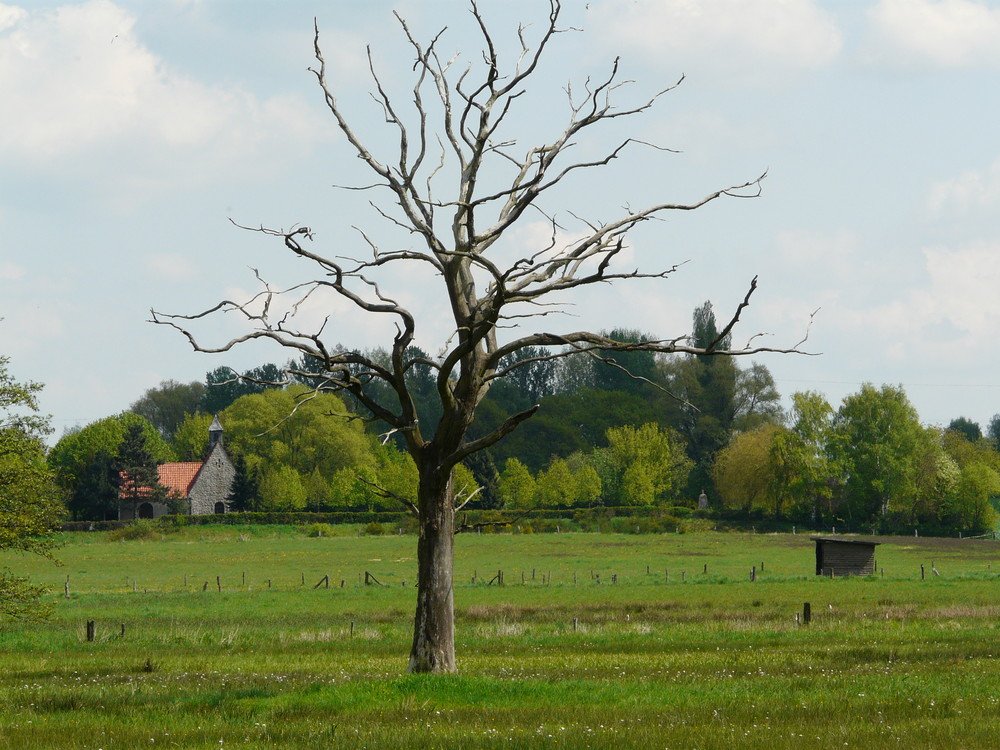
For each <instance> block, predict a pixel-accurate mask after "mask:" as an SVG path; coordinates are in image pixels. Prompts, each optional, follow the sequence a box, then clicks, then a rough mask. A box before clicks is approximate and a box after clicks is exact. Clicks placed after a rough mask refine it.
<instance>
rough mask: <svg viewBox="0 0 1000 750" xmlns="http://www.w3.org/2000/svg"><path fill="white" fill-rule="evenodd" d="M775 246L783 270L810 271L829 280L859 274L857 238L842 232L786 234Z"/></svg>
mask: <svg viewBox="0 0 1000 750" xmlns="http://www.w3.org/2000/svg"><path fill="white" fill-rule="evenodd" d="M775 242H776V244H777V251H778V253H779V254H780V257H781V262H782V266H784V267H792V268H795V269H809V270H810V271H812V272H813V273H814V274H822V275H823V277H824V278H826V279H838V280H842V279H846V278H849V277H851V276H852V275H853V274H855V273H857V267H858V260H857V256H858V251H859V249H860V246H861V243H860V241H859V239H858V237H857V236H856V235H855V234H854V233H852V232H850V231H848V230H843V229H842V230H839V231H836V232H833V233H831V234H824V233H820V232H802V231H792V230H786V231H783V232H779V233H778V235H777V237H776V239H775Z"/></svg>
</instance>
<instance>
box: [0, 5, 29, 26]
mask: <svg viewBox="0 0 1000 750" xmlns="http://www.w3.org/2000/svg"><path fill="white" fill-rule="evenodd" d="M26 15H28V13H27V11H26V10H24V9H23V8H18V7H16V6H13V5H2V4H0V31H4V30H5V29H9V28H10V27H11V26H14V25H15V24H17V23H18V22H19V21H21V20H22V19H23V18H24V17H25V16H26Z"/></svg>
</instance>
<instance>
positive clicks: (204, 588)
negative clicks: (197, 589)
mask: <svg viewBox="0 0 1000 750" xmlns="http://www.w3.org/2000/svg"><path fill="white" fill-rule="evenodd" d="M201 590H202V591H208V581H205V585H204V586H202V587H201Z"/></svg>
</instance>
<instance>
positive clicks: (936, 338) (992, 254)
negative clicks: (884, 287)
mask: <svg viewBox="0 0 1000 750" xmlns="http://www.w3.org/2000/svg"><path fill="white" fill-rule="evenodd" d="M923 255H924V262H925V268H926V271H927V275H928V279H929V282H928V283H927V284H926V285H925V286H923V287H920V288H916V289H912V290H910V291H909V292H908V293H907V294H906V295H905V296H902V297H899V298H897V299H895V300H892V301H890V302H888V303H886V304H885V305H882V306H880V307H877V308H873V309H868V310H864V311H856V312H855V313H854V317H853V322H854V325H855V327H856V328H857V330H859V331H868V332H870V333H871V334H874V335H876V336H877V337H878V338H880V339H884V340H885V341H887V342H890V343H891V344H893V345H894V346H895V347H896V350H897V354H898V355H899V356H900V357H909V358H911V359H921V358H923V357H925V356H926V353H927V351H928V346H929V345H932V344H933V345H934V351H935V357H944V356H949V355H950V354H955V355H961V356H962V357H967V355H968V353H969V351H974V350H975V349H976V348H979V347H981V346H982V344H983V342H984V341H991V340H993V339H995V338H996V337H997V335H998V334H1000V297H998V296H997V294H996V287H997V284H998V283H1000V244H997V243H991V242H977V243H972V244H969V245H966V246H964V247H960V248H947V247H932V248H927V249H925V250H924V252H923Z"/></svg>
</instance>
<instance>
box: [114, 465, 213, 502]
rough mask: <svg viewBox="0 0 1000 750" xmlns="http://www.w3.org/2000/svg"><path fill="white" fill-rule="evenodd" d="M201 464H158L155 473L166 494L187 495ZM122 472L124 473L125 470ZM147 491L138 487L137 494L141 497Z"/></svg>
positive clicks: (172, 495) (174, 495)
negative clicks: (165, 489)
mask: <svg viewBox="0 0 1000 750" xmlns="http://www.w3.org/2000/svg"><path fill="white" fill-rule="evenodd" d="M202 466H203V464H202V463H201V462H200V461H197V462H190V461H188V462H183V463H181V462H177V463H169V464H160V465H159V466H157V467H156V473H157V475H158V479H159V481H160V484H162V485H163V486H164V487H166V488H167V494H168V495H170V496H171V497H187V496H188V493H189V492H190V491H191V485H192V483H193V482H194V478H195V477H196V476H198V472H199V471H201V467H202ZM122 473H123V474H124V473H125V472H122ZM123 479H126V477H123ZM148 491H149V489H148V488H139V492H138V494H139V496H140V497H141V496H143V495H145V494H146V493H147V492H148Z"/></svg>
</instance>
